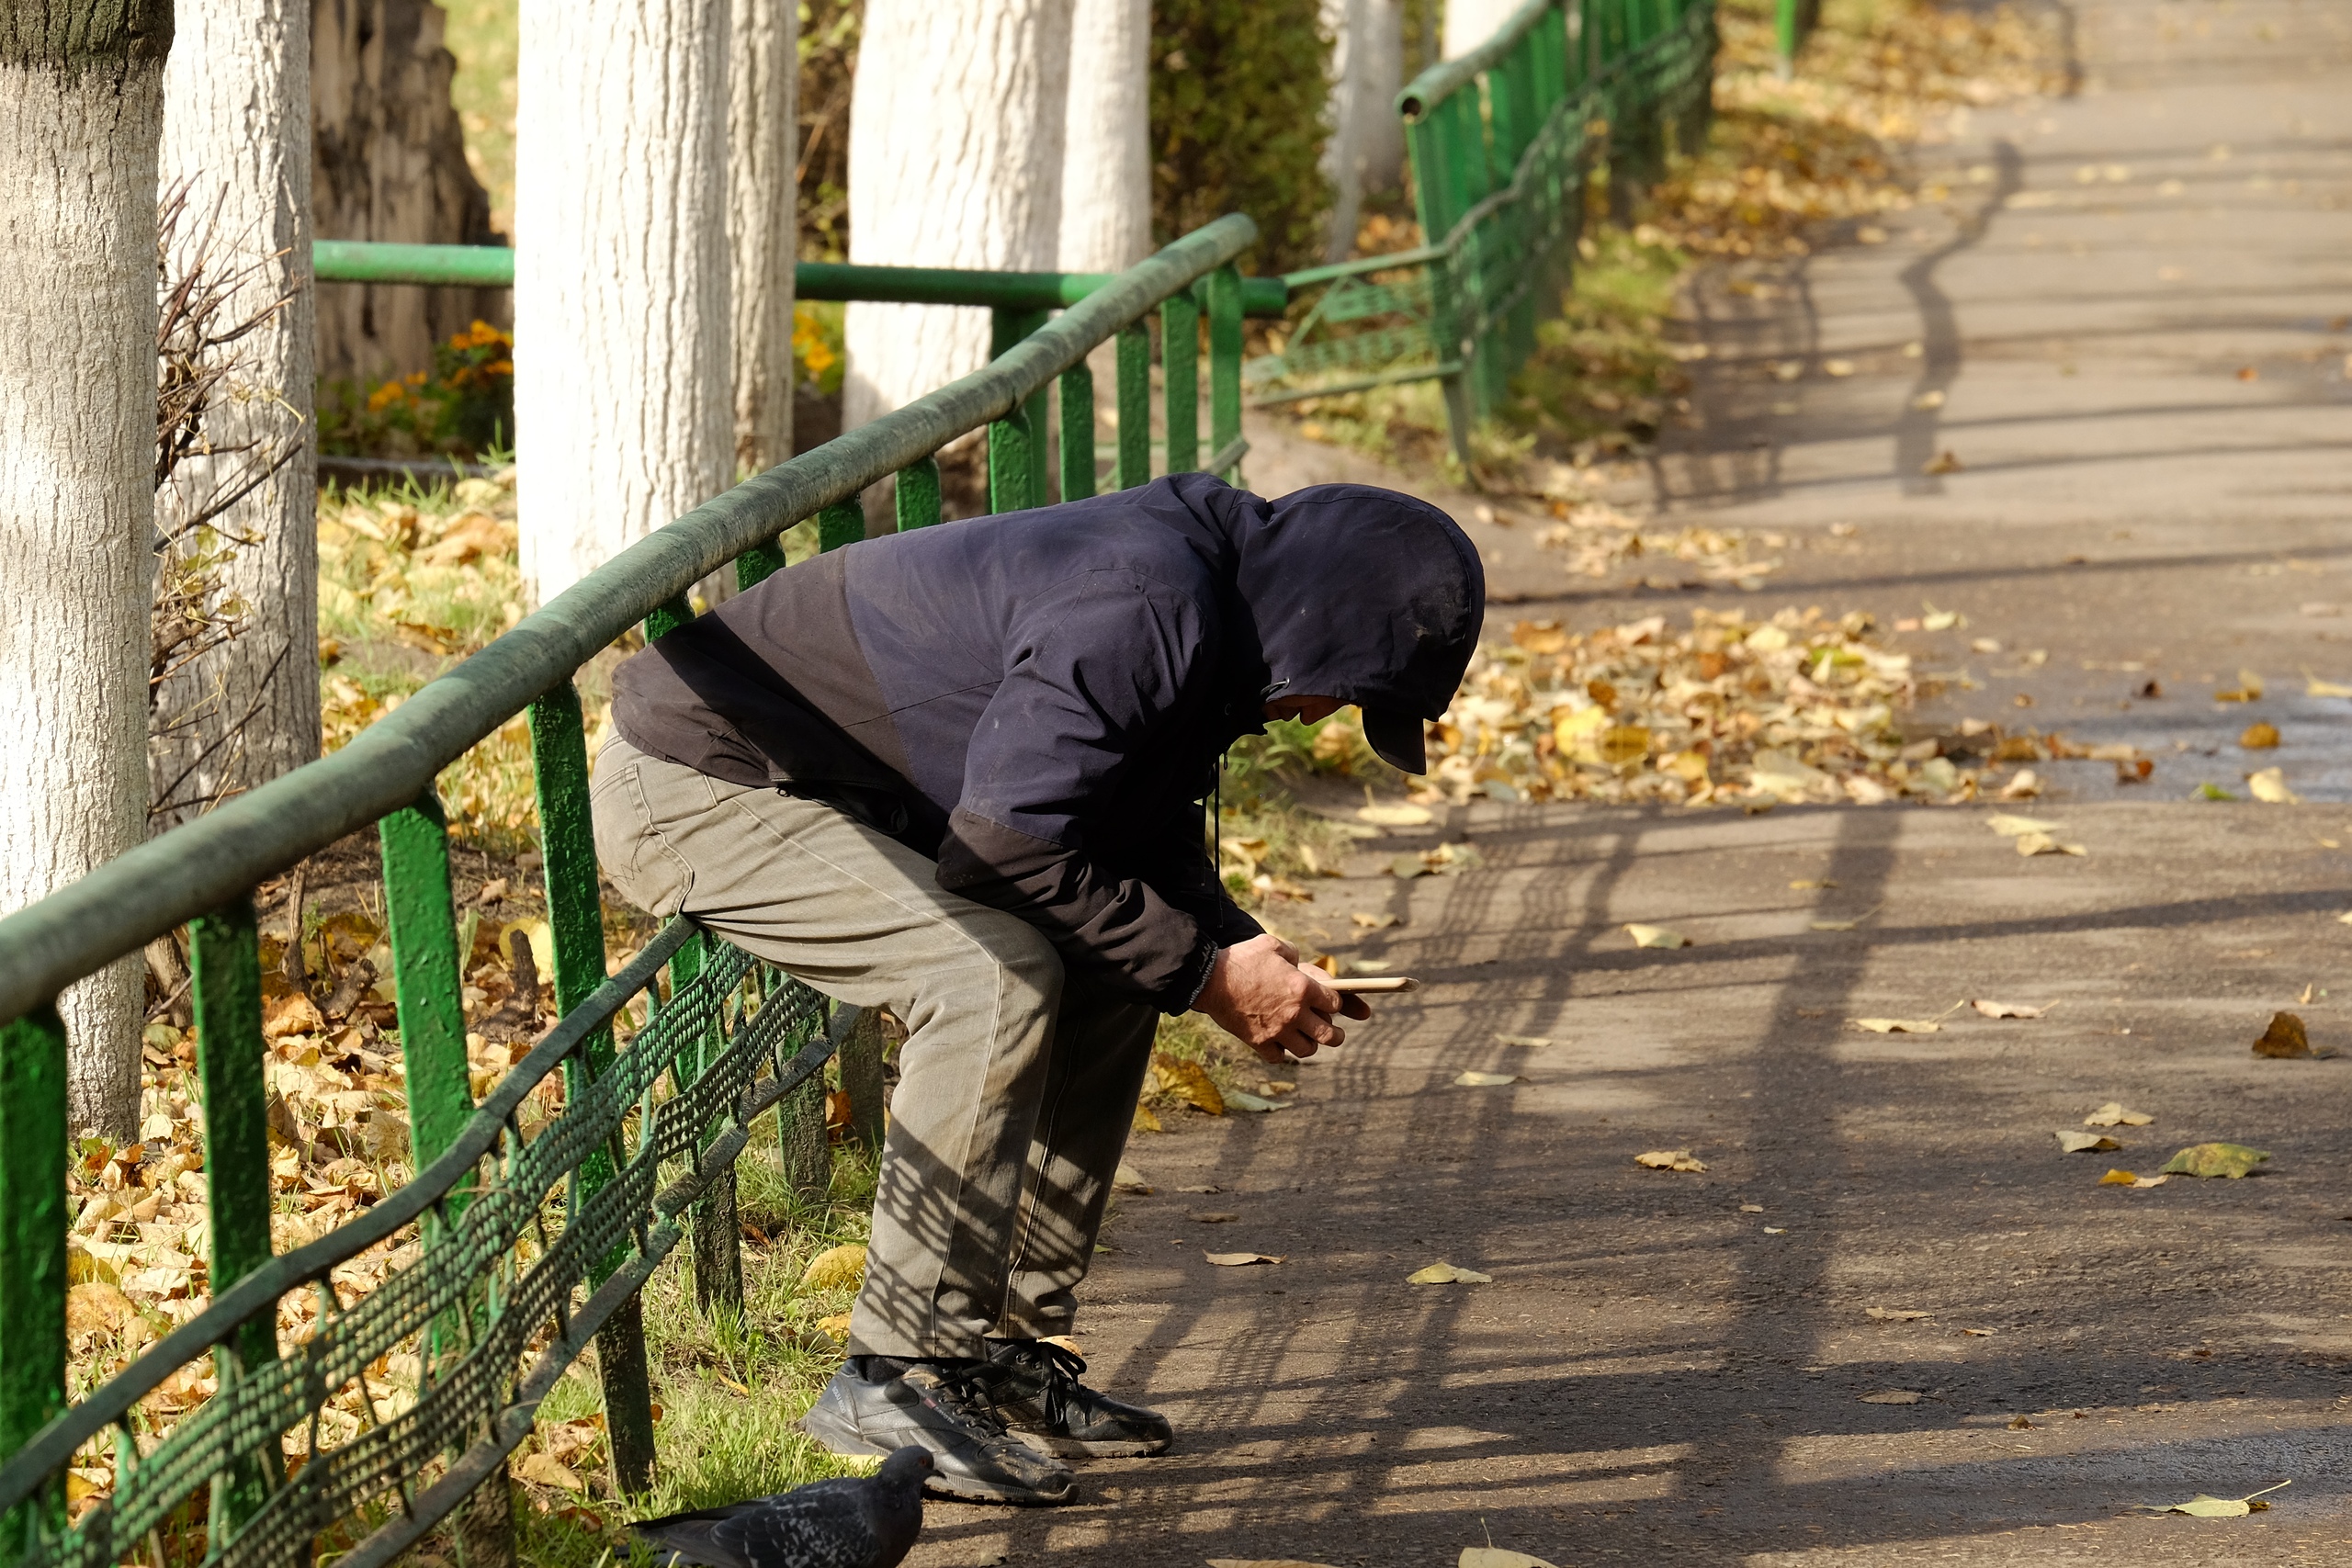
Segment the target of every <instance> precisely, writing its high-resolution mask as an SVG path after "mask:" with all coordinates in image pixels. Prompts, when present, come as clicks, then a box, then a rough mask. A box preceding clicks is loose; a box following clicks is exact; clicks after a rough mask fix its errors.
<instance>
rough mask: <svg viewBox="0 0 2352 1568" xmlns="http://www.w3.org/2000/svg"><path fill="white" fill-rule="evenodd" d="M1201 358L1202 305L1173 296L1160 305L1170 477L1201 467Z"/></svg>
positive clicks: (1161, 378)
mask: <svg viewBox="0 0 2352 1568" xmlns="http://www.w3.org/2000/svg"><path fill="white" fill-rule="evenodd" d="M1200 356H1201V307H1200V302H1199V301H1198V300H1196V299H1193V296H1192V295H1191V294H1189V293H1185V294H1171V295H1170V296H1169V297H1168V298H1167V299H1163V300H1161V301H1160V304H1159V384H1160V389H1161V396H1162V397H1163V398H1164V399H1165V400H1166V402H1167V405H1168V471H1169V472H1170V473H1171V474H1182V473H1190V472H1191V471H1192V470H1193V469H1194V468H1199V467H1200V466H1201V385H1200V374H1201V366H1200ZM1122 417H1123V418H1124V416H1122Z"/></svg>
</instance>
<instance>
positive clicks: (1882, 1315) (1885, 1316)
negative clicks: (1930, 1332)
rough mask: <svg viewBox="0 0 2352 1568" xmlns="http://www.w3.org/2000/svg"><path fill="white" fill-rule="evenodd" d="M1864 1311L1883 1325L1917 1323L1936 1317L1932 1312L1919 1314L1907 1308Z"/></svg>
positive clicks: (1879, 1308)
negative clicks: (1922, 1319) (1923, 1319)
mask: <svg viewBox="0 0 2352 1568" xmlns="http://www.w3.org/2000/svg"><path fill="white" fill-rule="evenodd" d="M1864 1310H1866V1311H1867V1312H1868V1313H1869V1314H1870V1315H1871V1316H1872V1317H1874V1318H1876V1319H1878V1320H1879V1321H1880V1322H1881V1323H1917V1322H1918V1321H1919V1320H1920V1319H1921V1318H1927V1317H1933V1316H1935V1315H1936V1314H1934V1313H1931V1312H1918V1311H1916V1310H1913V1309H1911V1308H1907V1307H1869V1308H1866V1309H1864Z"/></svg>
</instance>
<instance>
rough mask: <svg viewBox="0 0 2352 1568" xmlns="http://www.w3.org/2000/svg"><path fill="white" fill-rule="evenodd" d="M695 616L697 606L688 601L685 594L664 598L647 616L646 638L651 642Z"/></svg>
mask: <svg viewBox="0 0 2352 1568" xmlns="http://www.w3.org/2000/svg"><path fill="white" fill-rule="evenodd" d="M694 618H695V607H694V606H693V605H692V604H687V603H686V596H685V595H684V594H683V593H681V594H679V595H678V596H677V597H676V598H675V599H667V600H664V601H662V603H661V604H656V605H655V606H654V607H653V611H652V613H651V614H650V615H647V616H646V617H645V640H646V641H648V642H651V641H652V640H653V639H654V638H655V637H665V636H667V635H668V634H670V633H671V632H673V631H675V630H677V629H678V628H679V627H680V626H684V625H685V624H686V623H687V622H688V621H691V620H693V619H694Z"/></svg>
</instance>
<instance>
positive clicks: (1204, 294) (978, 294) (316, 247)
mask: <svg viewBox="0 0 2352 1568" xmlns="http://www.w3.org/2000/svg"><path fill="white" fill-rule="evenodd" d="M311 270H312V272H313V274H314V275H315V276H317V277H318V278H319V280H320V281H321V282H323V283H406V284H425V285H434V286H441V287H449V288H513V287H514V286H515V253H514V252H513V251H511V250H508V249H506V248H505V247H503V246H499V245H401V244H389V243H380V242H377V241H368V240H319V241H315V242H313V243H312V244H311ZM793 270H794V283H793V287H794V289H795V294H796V298H798V299H835V300H870V301H882V302H887V303H891V304H901V305H975V306H981V307H985V308H986V309H987V310H989V312H990V316H991V321H992V330H991V331H990V333H989V353H990V355H1001V354H1003V353H1004V352H1005V351H1006V350H1008V349H1010V348H1011V347H1012V345H1013V344H1017V343H1019V342H1020V341H1021V340H1022V339H1023V338H1025V337H1027V336H1028V335H1029V334H1030V333H1034V332H1035V331H1036V330H1037V329H1038V327H1040V326H1042V325H1043V324H1044V323H1045V321H1046V318H1047V315H1048V313H1049V312H1051V311H1054V310H1066V309H1068V308H1069V306H1072V305H1075V304H1077V303H1078V302H1079V301H1080V300H1082V299H1087V298H1088V297H1089V296H1091V295H1092V294H1094V293H1095V292H1097V291H1098V290H1100V289H1103V288H1108V287H1109V286H1110V285H1111V284H1113V283H1114V282H1116V281H1117V280H1118V278H1119V277H1120V276H1122V275H1120V274H1117V273H1108V272H981V271H976V270H971V269H967V268H958V267H931V266H865V265H853V264H843V263H840V262H801V263H799V264H797V265H796V266H795V267H794V269H793ZM1211 287H1212V285H1211V284H1210V283H1208V282H1205V281H1204V282H1203V283H1201V284H1198V285H1196V286H1195V287H1194V288H1193V289H1192V291H1191V308H1192V316H1191V319H1190V320H1189V321H1186V320H1184V319H1183V318H1184V314H1185V308H1184V306H1183V305H1182V304H1179V305H1177V306H1175V307H1174V308H1173V309H1172V310H1170V311H1168V312H1165V320H1164V321H1163V322H1162V325H1163V328H1164V329H1165V330H1166V331H1170V332H1177V331H1187V330H1189V331H1191V332H1193V333H1196V334H1197V333H1198V332H1199V329H1200V317H1201V315H1202V314H1203V313H1204V312H1205V313H1207V314H1208V315H1209V316H1210V319H1211V321H1212V322H1215V321H1218V320H1221V319H1223V318H1222V317H1220V316H1219V315H1218V314H1217V312H1216V311H1215V310H1211V309H1210V300H1209V290H1210V288H1211ZM1238 288H1239V289H1240V310H1241V314H1242V315H1245V316H1280V315H1281V314H1282V313H1283V310H1284V309H1285V308H1286V307H1287V306H1288V304H1289V301H1290V290H1289V289H1288V288H1286V287H1285V286H1284V284H1283V280H1282V279H1280V278H1276V277H1244V278H1241V279H1240V280H1239V284H1238ZM1212 330H1214V328H1213V329H1212ZM1237 341H1238V339H1237ZM1123 352H1124V353H1133V352H1137V351H1136V350H1132V349H1130V350H1125V351H1123ZM1178 360H1179V363H1177V364H1175V365H1173V366H1172V367H1169V368H1168V369H1167V370H1166V372H1165V374H1167V375H1175V376H1179V377H1185V378H1189V377H1191V376H1192V374H1193V372H1192V371H1191V369H1190V368H1189V364H1188V363H1186V362H1183V356H1182V355H1179V356H1178ZM1119 365H1120V370H1119V374H1120V375H1121V376H1122V377H1123V378H1124V377H1125V376H1126V375H1128V374H1130V373H1131V371H1130V367H1129V364H1128V360H1127V358H1125V357H1123V358H1122V359H1121V360H1120V361H1119ZM1135 365H1136V366H1137V367H1146V361H1144V360H1140V359H1138V360H1136V361H1135ZM1080 368H1081V371H1082V370H1083V367H1080ZM1136 373H1141V374H1144V375H1146V376H1147V377H1148V367H1146V368H1144V369H1142V370H1141V371H1139V372H1136ZM1185 385H1186V387H1187V388H1188V389H1190V392H1191V396H1190V397H1189V399H1188V398H1185V397H1178V398H1174V399H1171V400H1170V401H1169V403H1168V413H1167V425H1168V468H1169V469H1170V471H1171V472H1175V471H1181V470H1182V469H1186V468H1194V467H1198V468H1205V469H1207V470H1208V471H1209V472H1211V473H1216V474H1223V475H1224V476H1225V477H1226V478H1227V479H1233V480H1234V481H1235V482H1237V483H1238V482H1239V478H1240V470H1239V468H1238V464H1239V462H1240V458H1241V455H1242V453H1244V452H1246V451H1247V450H1248V447H1247V446H1246V444H1245V445H1242V446H1236V445H1235V443H1237V442H1239V441H1240V438H1241V420H1240V412H1239V410H1238V408H1237V409H1235V410H1234V411H1233V417H1232V418H1231V419H1230V421H1227V422H1224V423H1230V425H1231V427H1232V428H1231V430H1230V432H1229V433H1228V434H1227V435H1226V436H1225V437H1224V438H1223V439H1219V440H1215V441H1213V446H1215V452H1214V454H1213V456H1212V457H1211V460H1210V461H1208V462H1206V463H1201V462H1198V461H1197V459H1198V457H1199V447H1198V442H1199V440H1200V434H1199V431H1200V419H1199V414H1198V412H1197V408H1198V402H1199V387H1198V383H1197V381H1196V380H1187V381H1186V383H1185ZM1172 388H1173V384H1172V383H1171V389H1172ZM1075 406H1076V405H1074V404H1072V403H1070V402H1069V401H1068V400H1065V401H1064V404H1063V411H1064V412H1063V418H1062V424H1061V429H1060V432H1059V434H1060V437H1061V441H1062V451H1063V454H1064V457H1063V462H1064V464H1065V465H1066V466H1067V465H1069V464H1070V463H1072V462H1074V461H1078V460H1080V459H1082V458H1085V457H1087V455H1088V454H1090V453H1091V452H1092V450H1093V442H1094V434H1093V426H1092V424H1091V418H1092V416H1091V412H1090V413H1089V415H1088V423H1077V422H1074V421H1073V419H1072V418H1071V415H1070V410H1071V409H1072V408H1074V407H1075ZM1030 416H1031V422H1032V423H1033V425H1034V426H1035V429H1036V430H1037V431H1040V432H1042V431H1043V430H1044V429H1045V428H1046V405H1045V393H1044V392H1043V391H1040V392H1039V393H1038V394H1037V397H1036V398H1035V400H1033V402H1032V406H1031V408H1030ZM1210 423H1212V425H1215V426H1216V427H1217V428H1219V429H1222V428H1223V427H1224V424H1223V423H1220V417H1219V415H1218V414H1217V413H1216V411H1214V410H1212V412H1211V416H1210ZM1149 440H1150V435H1149V433H1148V431H1145V430H1136V431H1130V430H1129V429H1128V427H1127V425H1126V423H1125V421H1124V419H1123V420H1122V422H1121V423H1120V425H1119V441H1120V443H1121V445H1120V448H1119V456H1118V462H1119V464H1120V467H1121V471H1122V472H1135V473H1140V472H1143V471H1144V468H1143V467H1142V465H1143V464H1145V463H1146V462H1147V461H1148V456H1149V454H1148V450H1146V449H1145V448H1144V447H1143V446H1141V445H1139V444H1143V443H1148V441H1149ZM1129 446H1136V451H1135V452H1130V451H1129V450H1128V447H1129ZM995 450H996V447H995V443H994V441H993V439H991V442H990V446H989V453H990V457H991V460H992V461H993V459H994V456H995ZM1028 450H1029V452H1030V461H1031V462H1032V464H1033V468H1032V469H1031V470H1030V472H1029V475H1028V479H1027V481H1026V482H1027V484H1028V487H1029V488H1028V490H1027V491H1026V493H1027V494H1029V495H1032V496H1035V497H1036V498H1037V501H1036V502H1035V503H1033V504H1039V503H1042V502H1044V500H1045V497H1046V447H1045V445H1044V443H1043V442H1042V441H1038V442H1037V443H1035V446H1034V447H1033V448H1029V449H1028ZM994 471H995V470H994V469H993V468H991V470H990V472H991V473H993V472H994ZM990 485H991V491H992V492H993V488H994V480H993V479H991V481H990ZM1008 493H1010V492H1008ZM1070 493H1073V494H1075V493H1084V494H1087V495H1091V494H1093V493H1094V491H1093V489H1092V487H1091V484H1090V485H1088V486H1087V488H1086V489H1085V490H1084V491H1082V492H1078V491H1072V492H1070ZM996 510H998V511H1000V512H1005V511H1012V510H1016V508H1014V507H1011V506H1006V505H1002V504H999V505H998V506H997V507H996Z"/></svg>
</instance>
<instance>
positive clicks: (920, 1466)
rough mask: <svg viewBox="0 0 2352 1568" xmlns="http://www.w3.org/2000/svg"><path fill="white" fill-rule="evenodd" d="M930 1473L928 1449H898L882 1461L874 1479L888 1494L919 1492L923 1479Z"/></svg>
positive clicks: (930, 1461) (930, 1465)
mask: <svg viewBox="0 0 2352 1568" xmlns="http://www.w3.org/2000/svg"><path fill="white" fill-rule="evenodd" d="M931 1472H932V1458H931V1450H929V1449H915V1448H906V1449H900V1450H898V1451H897V1452H896V1453H894V1454H892V1455H891V1456H890V1457H889V1458H888V1459H886V1460H884V1461H882V1468H881V1469H880V1470H879V1471H878V1472H876V1473H875V1477H874V1479H875V1480H876V1482H878V1483H880V1484H881V1486H882V1488H883V1490H885V1491H888V1492H899V1491H921V1490H922V1483H923V1477H925V1476H927V1475H929V1474H930V1473H931Z"/></svg>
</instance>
